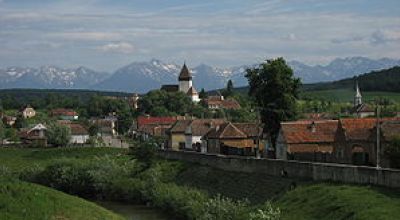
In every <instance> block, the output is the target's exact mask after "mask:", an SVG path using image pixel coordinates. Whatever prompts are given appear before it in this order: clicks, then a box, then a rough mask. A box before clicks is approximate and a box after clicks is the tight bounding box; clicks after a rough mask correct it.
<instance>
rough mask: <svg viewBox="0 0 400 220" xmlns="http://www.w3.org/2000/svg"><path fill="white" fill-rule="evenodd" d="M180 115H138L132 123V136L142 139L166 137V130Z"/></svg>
mask: <svg viewBox="0 0 400 220" xmlns="http://www.w3.org/2000/svg"><path fill="white" fill-rule="evenodd" d="M179 118H180V117H175V116H171V117H151V116H148V115H146V116H139V117H137V119H136V121H135V122H134V125H133V131H132V132H133V136H134V137H136V138H138V137H141V138H143V139H148V138H149V137H165V138H166V137H167V130H168V129H170V128H171V126H172V124H174V123H175V122H176V121H177V120H178V119H179Z"/></svg>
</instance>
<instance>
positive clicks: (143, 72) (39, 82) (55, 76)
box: [0, 57, 400, 93]
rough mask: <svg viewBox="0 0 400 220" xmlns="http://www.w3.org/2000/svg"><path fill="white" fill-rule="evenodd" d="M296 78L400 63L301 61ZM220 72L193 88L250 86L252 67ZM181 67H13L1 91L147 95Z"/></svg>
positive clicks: (196, 74)
mask: <svg viewBox="0 0 400 220" xmlns="http://www.w3.org/2000/svg"><path fill="white" fill-rule="evenodd" d="M288 64H289V65H290V66H291V67H292V68H293V70H294V72H295V75H296V76H297V77H300V78H301V79H302V82H303V83H313V82H323V81H333V80H339V79H342V78H347V77H352V76H355V75H359V74H362V73H367V72H370V71H373V70H380V69H386V68H390V67H393V66H400V60H395V59H389V58H382V59H378V60H373V59H369V58H365V57H349V58H337V59H335V60H333V61H332V62H330V63H329V64H327V65H324V66H323V65H316V66H310V65H306V64H304V63H301V62H298V61H289V62H288ZM252 66H256V65H243V66H238V67H232V68H217V67H211V66H208V65H206V64H201V65H198V66H196V67H193V68H192V69H191V71H192V73H193V84H194V85H195V87H196V88H197V89H198V90H200V89H201V88H205V89H206V90H209V89H218V88H222V87H224V86H225V85H226V82H227V81H228V80H229V79H231V80H232V81H233V82H234V85H235V86H236V87H239V86H245V85H247V79H246V78H245V77H244V75H245V72H246V71H245V70H246V69H247V68H248V67H252ZM180 69H181V65H177V64H171V63H164V62H162V61H160V60H156V59H152V60H150V61H148V62H133V63H131V64H129V65H127V66H125V67H122V68H120V69H118V70H117V71H115V72H114V73H112V74H110V73H105V72H97V71H94V70H91V69H89V68H86V67H79V68H75V69H73V68H71V69H64V68H58V67H54V66H43V67H40V68H22V67H10V68H7V69H4V70H2V69H0V88H2V89H4V88H42V89H93V90H109V91H124V92H139V93H144V92H147V91H149V90H152V89H157V88H160V86H161V85H162V84H177V77H178V74H179V72H180Z"/></svg>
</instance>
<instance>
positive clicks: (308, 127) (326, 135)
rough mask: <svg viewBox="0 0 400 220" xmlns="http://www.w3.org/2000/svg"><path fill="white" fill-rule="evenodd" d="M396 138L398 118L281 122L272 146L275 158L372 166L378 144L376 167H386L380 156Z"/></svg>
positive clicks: (383, 158) (375, 158)
mask: <svg viewBox="0 0 400 220" xmlns="http://www.w3.org/2000/svg"><path fill="white" fill-rule="evenodd" d="M378 129H379V132H377V130H378ZM378 135H379V136H378ZM399 135H400V118H383V119H380V120H379V121H378V120H377V119H376V118H353V119H351V118H344V119H340V120H321V121H295V122H284V123H282V124H281V130H280V132H279V136H278V139H277V142H276V157H277V158H278V159H284V160H302V161H316V162H332V163H345V164H355V165H367V166H376V165H377V146H378V144H377V143H378V141H379V146H380V149H381V150H380V152H381V153H380V158H381V163H380V166H388V161H387V160H386V159H385V157H384V154H383V152H384V150H385V147H386V146H388V145H389V144H390V142H391V141H392V140H393V139H394V138H396V137H399ZM378 138H379V139H378Z"/></svg>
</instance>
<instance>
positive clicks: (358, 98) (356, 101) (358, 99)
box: [354, 80, 362, 106]
mask: <svg viewBox="0 0 400 220" xmlns="http://www.w3.org/2000/svg"><path fill="white" fill-rule="evenodd" d="M361 104H362V96H361V92H360V88H359V87H358V80H356V95H355V96H354V106H359V105H361Z"/></svg>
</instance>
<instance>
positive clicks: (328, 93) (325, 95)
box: [301, 89, 400, 102]
mask: <svg viewBox="0 0 400 220" xmlns="http://www.w3.org/2000/svg"><path fill="white" fill-rule="evenodd" d="M361 92H362V91H361ZM362 96H363V100H364V101H365V102H368V101H374V100H376V99H378V98H386V99H389V100H392V101H395V102H400V93H395V92H362ZM301 97H307V99H317V100H325V101H333V102H353V97H354V91H353V90H352V89H332V90H315V91H304V92H302V93H301Z"/></svg>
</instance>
